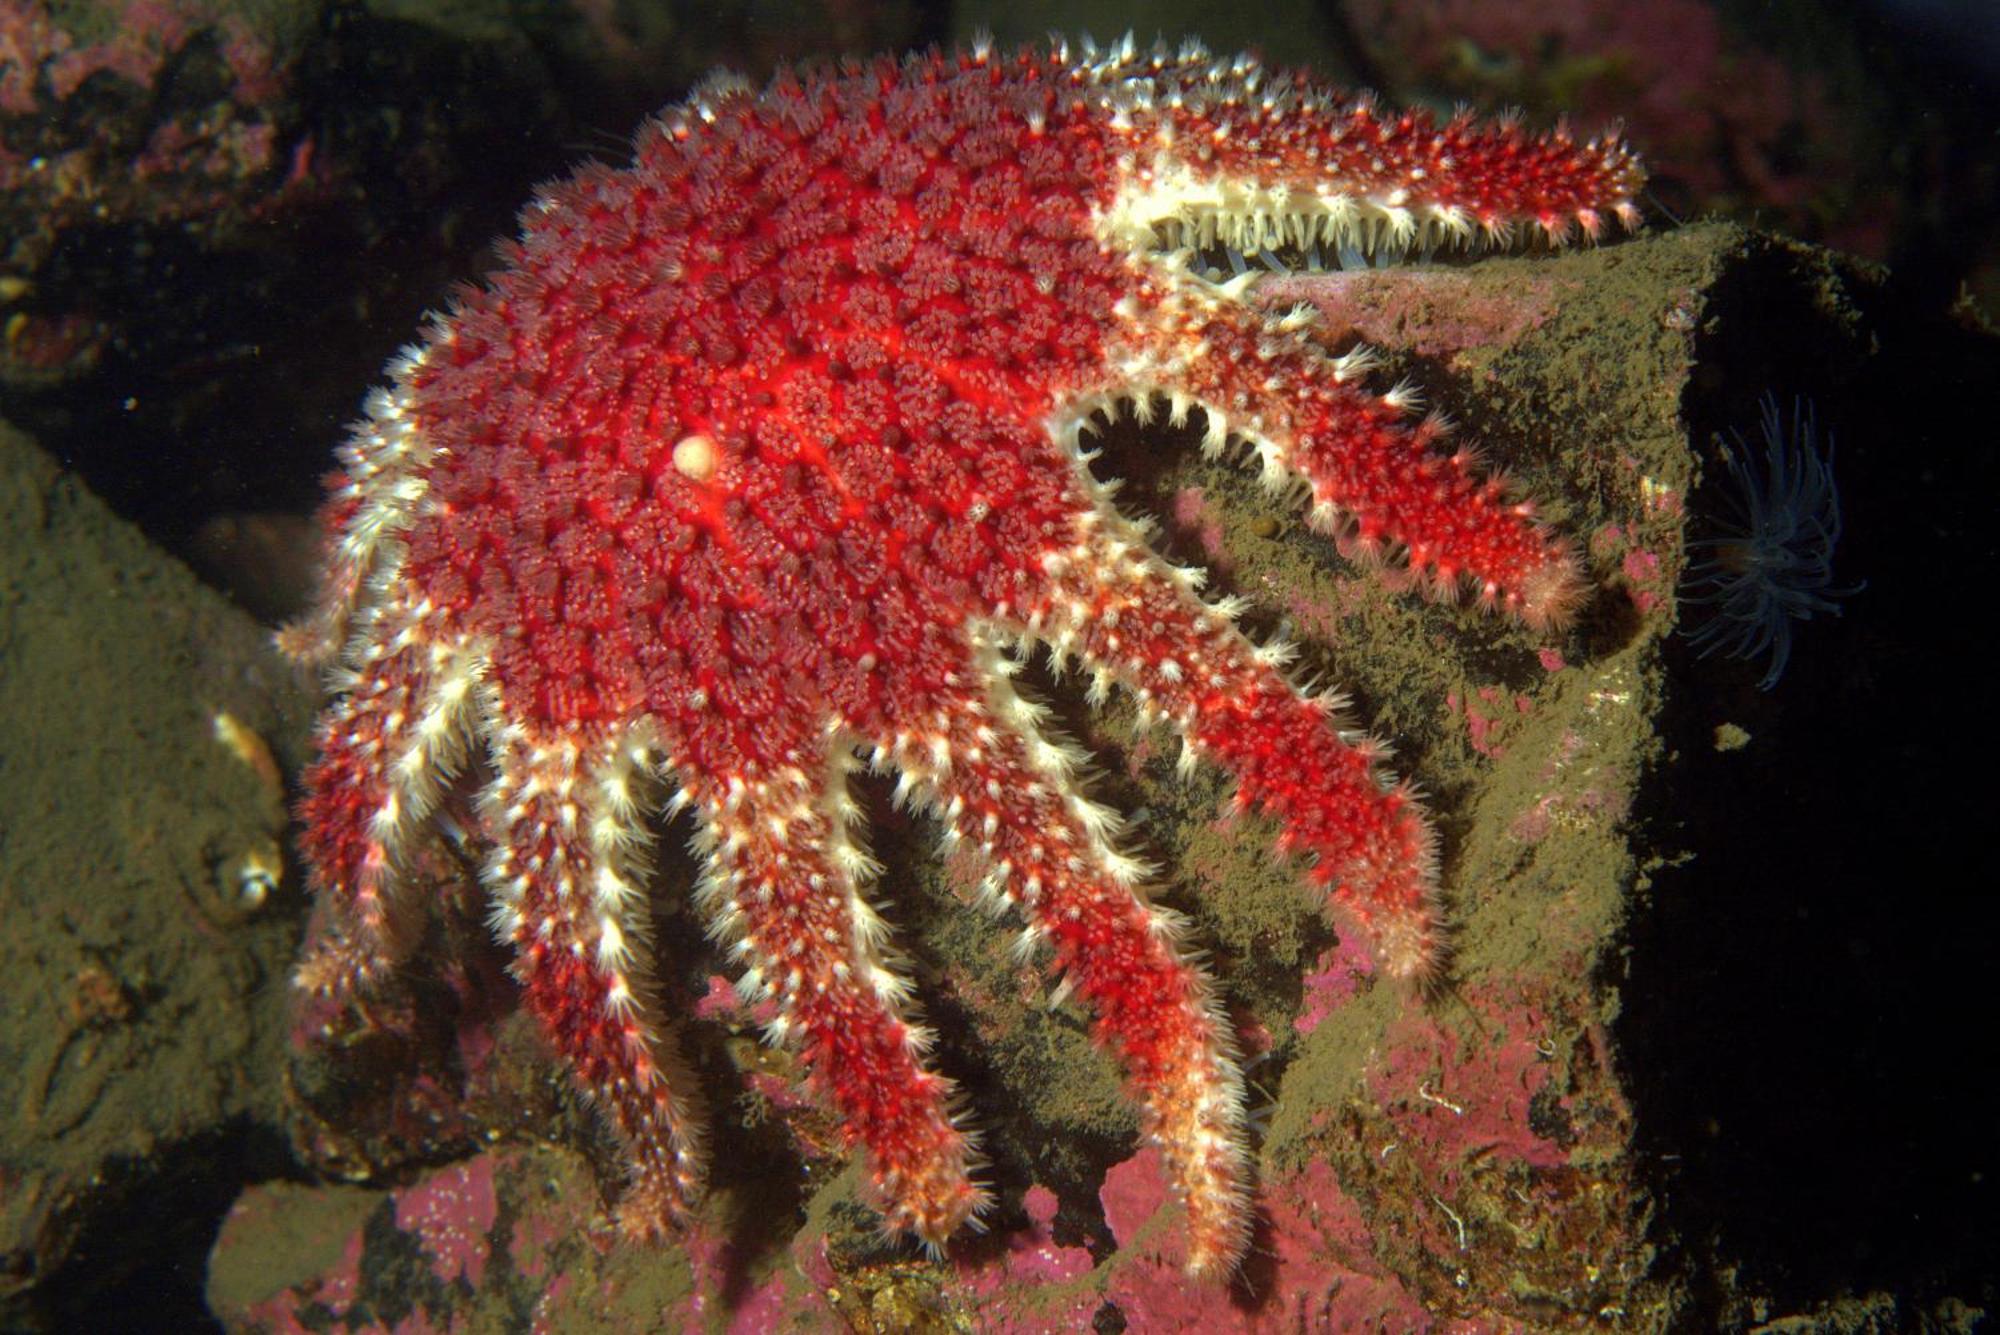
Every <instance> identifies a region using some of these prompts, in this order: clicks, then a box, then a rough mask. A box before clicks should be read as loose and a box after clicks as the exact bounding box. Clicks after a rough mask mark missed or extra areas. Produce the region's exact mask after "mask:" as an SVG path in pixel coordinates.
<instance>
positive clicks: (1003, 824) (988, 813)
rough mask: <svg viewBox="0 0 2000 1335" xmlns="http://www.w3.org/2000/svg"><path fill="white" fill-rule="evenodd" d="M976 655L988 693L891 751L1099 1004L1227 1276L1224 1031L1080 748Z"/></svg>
mask: <svg viewBox="0 0 2000 1335" xmlns="http://www.w3.org/2000/svg"><path fill="white" fill-rule="evenodd" d="M974 659H975V663H974V666H975V669H976V675H975V680H978V681H981V682H983V683H984V692H983V695H982V694H980V693H977V692H975V691H971V690H968V691H967V692H966V693H965V694H964V695H963V696H962V697H961V698H957V699H954V700H952V701H951V702H950V703H949V704H947V706H946V707H945V708H944V709H943V710H942V711H941V712H940V713H939V714H938V716H937V717H936V719H935V720H934V721H933V722H932V723H931V724H930V725H929V726H928V727H926V728H924V729H921V730H920V731H921V733H922V734H923V736H924V738H925V741H924V743H923V745H921V746H914V747H913V746H910V745H908V744H905V745H904V746H902V747H901V748H899V749H897V750H894V751H892V752H891V754H892V757H893V758H894V760H895V763H896V764H897V766H898V768H900V769H902V770H903V772H904V773H905V774H914V775H916V776H917V777H918V779H919V781H920V782H921V783H922V785H923V786H924V787H925V788H926V789H927V790H928V791H929V792H930V794H931V795H932V797H933V799H934V801H935V802H936V804H937V806H938V808H939V810H940V814H941V815H942V816H943V818H944V820H945V821H946V828H947V837H948V839H949V840H950V841H951V842H954V843H956V842H959V841H964V842H966V843H968V844H970V845H971V846H972V847H975V848H977V849H978V850H979V851H980V853H981V854H982V855H983V857H984V859H985V862H986V865H987V867H988V868H989V871H988V875H987V877H986V880H985V882H984V883H983V888H984V889H985V890H986V891H987V892H988V893H992V894H997V895H998V896H1000V897H1001V898H1002V899H1003V900H1004V901H1005V902H1006V903H1007V904H1010V905H1012V906H1013V907H1014V908H1015V909H1017V910H1018V911H1019V912H1020V913H1021V915H1022V916H1023V917H1024V918H1025V919H1026V920H1027V923H1028V927H1027V932H1026V934H1025V936H1024V937H1023V942H1024V944H1025V945H1028V946H1033V945H1035V944H1038V943H1046V944H1047V945H1048V946H1049V948H1050V949H1051V951H1052V952H1053V955H1054V964H1055V968H1056V971H1057V973H1058V974H1059V975H1060V977H1061V983H1060V992H1061V993H1062V994H1067V995H1073V996H1076V997H1078V998H1080V999H1081V1000H1082V1001H1083V1002H1085V1003H1086V1004H1087V1005H1088V1006H1089V1007H1090V1009H1091V1010H1092V1012H1093V1013H1094V1015H1095V1023H1094V1025H1093V1026H1092V1034H1093V1036H1094V1037H1095V1038H1096V1040H1097V1041H1098V1042H1099V1043H1100V1044H1102V1045H1103V1046H1104V1047H1106V1048H1107V1049H1109V1050H1110V1051H1111V1052H1112V1053H1114V1054H1115V1055H1116V1056H1117V1057H1118V1059H1119V1061H1120V1062H1121V1064H1122V1065H1123V1067H1124V1069H1125V1073H1126V1078H1127V1081H1128V1085H1129V1088H1130V1089H1131V1091H1132V1093H1133V1095H1134V1096H1135V1098H1136V1100H1137V1101H1138V1103H1139V1106H1140V1109H1141V1114H1142V1119H1143V1126H1144V1130H1145V1133H1146V1134H1147V1136H1148V1137H1150V1138H1151V1139H1152V1140H1154V1141H1155V1142H1157V1143H1158V1144H1159V1145H1160V1147H1161V1148H1162V1150H1163V1151H1164V1152H1165V1155H1166V1159H1167V1172H1168V1176H1169V1178H1170V1180H1171V1181H1172V1182H1173V1183H1174V1185H1175V1187H1176V1188H1177V1189H1178V1191H1179V1193H1180V1194H1181V1195H1182V1197H1183V1198H1184V1199H1185V1201H1186V1203H1187V1209H1188V1252H1187V1258H1186V1268H1187V1270H1188V1272H1189V1273H1190V1274H1193V1275H1197V1276H1211V1277H1212V1276H1221V1275H1227V1274H1229V1273H1230V1272H1231V1271H1233V1270H1234V1269H1235V1267H1236V1265H1237V1262H1238V1261H1239V1260H1241V1258H1242V1255H1243V1251H1244V1248H1245V1246H1246V1245H1247V1243H1248V1240H1249V1229H1250V1204H1249V1197H1250V1186H1249V1184H1250V1167H1249V1163H1248V1155H1247V1152H1246V1149H1245V1138H1244V1130H1243V1080H1242V1075H1241V1073H1240V1071H1239V1070H1238V1068H1237V1064H1236V1059H1235V1043H1234V1041H1233V1038H1232V1035H1231V1032H1230V1029H1229V1025H1228V1023H1227V1021H1226V1020H1225V1019H1224V1018H1223V1016H1222V1014H1221V1013H1220V1011H1219V1010H1218V1008H1217V1007H1216V1005H1215V1001H1214V998H1213V996H1212V995H1211V993H1210V990H1209V986H1208V982H1207V979H1205V978H1204V977H1203V976H1202V974H1201V973H1200V971H1199V970H1198V969H1196V968H1195V967H1194V965H1193V964H1191V963H1190V962H1189V960H1188V959H1187V957H1186V956H1185V955H1184V954H1183V952H1182V950H1181V948H1180V945H1179V938H1180V935H1181V921H1180V919H1179V918H1178V916H1176V915H1174V914H1172V913H1170V912H1168V911H1166V910H1163V909H1160V908H1157V907H1155V906H1153V905H1151V904H1149V903H1148V902H1147V901H1146V898H1145V896H1144V894H1143V892H1142V890H1141V886H1140V882H1141V880H1142V877H1143V874H1144V868H1142V867H1141V866H1140V865H1139V864H1138V863H1136V862H1135V861H1133V860H1132V859H1131V858H1129V857H1127V856H1125V855H1124V854H1122V853H1120V852H1119V851H1118V849H1117V848H1116V846H1115V845H1114V843H1113V842H1112V837H1113V836H1114V835H1115V833H1116V829H1117V826H1118V818H1117V817H1116V816H1115V815H1114V814H1113V813H1112V812H1110V811H1109V810H1107V809H1106V808H1104V807H1100V806H1098V805H1096V804H1095V803H1093V802H1091V801H1090V800H1089V798H1088V797H1086V796H1085V795H1084V794H1083V792H1082V789H1081V786H1080V785H1079V783H1078V781H1077V778H1076V774H1075V770H1076V766H1077V764H1078V762H1079V761H1080V760H1081V759H1082V754H1081V752H1079V751H1077V750H1076V748H1075V747H1073V746H1071V745H1068V744H1066V743H1064V742H1063V741H1062V740H1060V739H1059V738H1056V737H1053V736H1051V735H1050V734H1049V733H1048V732H1047V731H1046V730H1045V729H1044V728H1043V726H1042V719H1043V717H1044V715H1045V714H1046V710H1044V709H1042V708H1041V707H1040V706H1038V705H1035V704H1033V703H1031V702H1029V701H1027V700H1025V699H1023V698H1022V697H1021V695H1020V694H1019V693H1018V692H1017V691H1016V690H1015V689H1014V687H1013V684H1012V682H1011V681H1010V680H1009V677H1010V675H1011V673H1012V671H1013V664H1012V662H1011V661H1010V660H1008V659H1006V658H1004V657H1003V656H1002V655H1001V653H1000V651H999V648H998V647H997V644H995V643H993V642H990V641H980V642H978V643H977V644H976V645H975V648H974Z"/></svg>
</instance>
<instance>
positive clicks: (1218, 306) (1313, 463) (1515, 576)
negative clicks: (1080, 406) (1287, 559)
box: [1126, 285, 1584, 628]
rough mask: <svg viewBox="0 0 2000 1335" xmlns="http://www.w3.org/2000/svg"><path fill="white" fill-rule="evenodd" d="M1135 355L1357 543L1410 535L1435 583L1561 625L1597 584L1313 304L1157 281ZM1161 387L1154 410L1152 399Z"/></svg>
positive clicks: (1146, 298) (1396, 544)
mask: <svg viewBox="0 0 2000 1335" xmlns="http://www.w3.org/2000/svg"><path fill="white" fill-rule="evenodd" d="M1126 309H1127V311H1128V313H1129V314H1128V324H1127V329H1128V331H1129V333H1128V338H1129V339H1130V342H1131V350H1130V351H1129V352H1128V353H1127V356H1128V359H1129V360H1130V361H1131V362H1132V363H1133V364H1135V365H1138V366H1141V367H1144V368H1145V374H1144V378H1143V380H1142V381H1141V384H1142V386H1143V391H1142V392H1146V393H1148V394H1149V395H1152V394H1158V395H1164V396H1165V398H1166V400H1167V403H1168V405H1169V407H1168V411H1169V413H1170V414H1171V415H1173V416H1175V417H1185V416H1186V415H1187V414H1188V413H1189V411H1190V409H1191V408H1193V407H1196V406H1198V407H1200V408H1201V409H1202V411H1203V413H1204V414H1205V416H1206V419H1207V430H1206V434H1205V436H1204V438H1203V442H1202V445H1203V449H1204V450H1206V451H1207V452H1209V453H1211V454H1217V453H1221V452H1223V451H1225V449H1227V448H1228V447H1229V446H1230V445H1231V444H1232V443H1234V444H1237V445H1239V446H1247V448H1248V449H1250V450H1251V451H1252V452H1253V454H1254V457H1255V458H1256V459H1257V461H1258V464H1259V467H1260V471H1261V473H1262V476H1263V480H1264V482H1265V484H1266V485H1267V486H1268V487H1269V488H1271V490H1273V491H1274V492H1280V493H1283V492H1288V491H1290V490H1292V489H1293V488H1294V487H1300V486H1302V487H1303V488H1304V490H1305V491H1306V492H1307V494H1308V496H1309V510H1308V517H1309V519H1310V522H1311V523H1312V524H1313V525H1314V527H1316V528H1318V529H1320V530H1322V531H1327V532H1333V533H1335V534H1337V535H1339V536H1341V537H1342V539H1343V543H1342V545H1343V547H1344V548H1346V549H1347V550H1349V551H1351V552H1353V553H1354V554H1356V555H1359V556H1363V557H1371V556H1372V557H1377V558H1380V557H1382V556H1385V555H1387V554H1388V553H1389V552H1390V551H1393V550H1400V551H1402V552H1403V553H1404V554H1405V555H1406V556H1407V559H1408V563H1409V567H1410V569H1411V570H1412V571H1414V572H1415V573H1416V574H1417V575H1418V576H1419V577H1420V578H1421V579H1422V580H1423V582H1424V584H1425V587H1426V588H1427V589H1429V590H1430V591H1431V592H1432V593H1433V594H1434V595H1435V596H1438V597H1441V598H1451V597H1454V596H1456V595H1457V593H1458V592H1459V590H1460V589H1461V588H1462V587H1466V586H1469V587H1470V588H1471V589H1472V590H1473V591H1474V592H1475V593H1476V596H1477V597H1478V599H1479V601H1480V602H1481V603H1482V604H1483V605H1486V606H1498V607H1502V608H1505V609H1506V610H1507V611H1509V612H1511V613H1513V614H1514V615H1516V616H1519V617H1520V618H1521V619H1522V620H1523V621H1525V622H1527V623H1528V624H1529V625H1531V626H1535V627H1538V628H1541V627H1548V626H1557V625H1561V624H1562V623H1563V622H1564V621H1565V620H1566V619H1567V618H1568V617H1569V615H1570V613H1571V612H1572V611H1573V610H1574V608H1575V606H1576V604H1577V602H1578V601H1579V600H1580V599H1581V597H1582V595H1583V592H1584V585H1583V581H1582V579H1581V577H1580V576H1579V574H1578V571H1577V562H1576V558H1575V556H1574V554H1573V553H1572V552H1571V550H1570V549H1569V547H1568V545H1567V544H1566V543H1564V542H1563V541H1562V540H1561V539H1559V538H1557V537H1555V536H1554V535H1552V534H1550V533H1549V532H1548V531H1547V530H1545V529H1543V528H1542V527H1541V526H1540V525H1539V524H1537V523H1536V522H1535V520H1534V517H1533V516H1534V507H1533V505H1532V503H1531V502H1528V501H1525V500H1516V499H1513V498H1511V497H1510V496H1509V494H1508V492H1509V488H1508V485H1507V483H1506V481H1505V479H1504V478H1501V477H1499V476H1495V475H1488V474H1485V473H1483V472H1482V471H1481V469H1480V467H1479V460H1478V457H1477V454H1476V453H1475V452H1474V451H1472V450H1469V449H1461V450H1458V451H1455V452H1453V453H1449V454H1447V453H1444V452H1442V451H1440V450H1438V449H1437V448H1436V445H1437V442H1438V441H1439V439H1440V438H1441V437H1442V436H1443V434H1444V432H1443V429H1442V426H1441V424H1440V423H1439V421H1438V420H1437V419H1435V418H1422V419H1415V420H1413V419H1412V417H1411V412H1410V410H1411V408H1412V406H1413V404H1414V401H1415V399H1414V395H1413V393H1412V392H1411V391H1409V390H1408V389H1406V388H1403V387H1400V386H1399V387H1397V388H1395V389H1392V390H1390V391H1389V392H1388V393H1386V394H1377V393H1375V392H1374V391H1373V390H1371V389H1369V388H1368V387H1367V385H1366V383H1365V382H1364V381H1363V379H1362V376H1363V373H1364V372H1365V371H1367V370H1368V368H1369V365H1370V363H1371V360H1372V359H1371V357H1370V356H1369V354H1368V353H1367V352H1366V350H1364V349H1356V350H1355V351H1353V352H1350V353H1349V354H1348V355H1346V356H1344V357H1339V358H1334V357H1329V356H1327V355H1326V354H1325V353H1323V352H1322V351H1320V349H1319V348H1318V346H1317V345H1315V344H1313V343H1311V342H1309V341H1307V340H1306V339H1303V338H1301V337H1299V336H1298V330H1299V329H1300V327H1301V326H1302V325H1303V324H1304V323H1305V322H1306V321H1307V319H1308V317H1307V316H1306V315H1304V314H1296V315H1283V316H1277V317H1271V316H1267V315H1265V314H1263V313H1261V312H1259V311H1257V310H1255V309H1253V308H1249V307H1245V306H1242V305H1240V304H1239V303H1237V302H1235V301H1230V300H1226V299H1222V298H1220V297H1219V296H1217V295H1214V294H1212V293H1209V292H1202V291H1199V290H1187V291H1167V290H1163V289H1160V288H1158V287H1155V286H1150V285H1149V286H1148V287H1146V288H1145V289H1143V290H1142V292H1141V293H1140V295H1139V296H1137V297H1134V298H1133V299H1132V300H1131V301H1130V303H1129V304H1128V306H1127V308H1126ZM1151 407H1152V403H1151V399H1150V397H1148V398H1147V399H1145V400H1144V401H1142V403H1141V408H1142V411H1151Z"/></svg>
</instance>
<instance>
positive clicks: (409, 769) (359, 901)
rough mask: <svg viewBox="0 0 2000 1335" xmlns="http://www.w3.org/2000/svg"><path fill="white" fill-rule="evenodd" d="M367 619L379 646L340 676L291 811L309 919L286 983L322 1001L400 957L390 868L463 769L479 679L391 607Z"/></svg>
mask: <svg viewBox="0 0 2000 1335" xmlns="http://www.w3.org/2000/svg"><path fill="white" fill-rule="evenodd" d="M371 615H372V616H374V617H375V618H376V625H374V626H373V627H371V629H373V630H375V631H377V632H379V634H377V635H376V636H375V637H374V638H373V639H372V640H371V642H370V645H369V647H368V648H367V649H365V650H357V651H356V656H357V657H358V658H359V660H360V661H359V663H358V664H357V665H356V666H353V667H352V668H349V669H346V670H343V672H342V673H341V674H340V682H339V684H340V685H341V686H342V687H343V688H344V689H343V694H342V695H341V696H340V697H339V699H338V701H337V702H336V703H335V704H334V706H333V707H332V708H331V709H329V710H328V711H327V715H326V717H325V719H324V720H323V721H322V723H321V725H320V729H319V756H318V757H317V759H315V760H314V762H313V763H312V765H311V766H310V767H308V769H307V770H306V773H305V777H304V784H305V792H306V797H305V799H304V801H303V802H302V803H301V805H300V808H299V815H300V819H301V821H302V822H303V830H302V833H301V835H300V846H301V851H302V852H303V854H304V856H305V859H306V865H307V866H309V867H311V868H312V870H313V880H314V886H315V890H316V892H317V902H316V909H317V914H316V917H315V923H314V931H313V933H312V938H311V941H310V944H309V945H308V947H307V950H306V952H305V955H304V957H303V958H302V959H301V961H300V964H299V967H298V970H297V974H296V978H297V981H298V984H299V985H300V986H301V987H303V988H305V989H307V990H308V991H312V992H317V993H319V994H321V995H326V996H341V997H344V996H347V995H350V994H352V993H354V992H355V991H357V990H359V989H360V988H362V987H363V986H365V985H366V983H367V982H368V980H369V979H371V978H372V977H374V976H375V975H377V974H378V973H380V972H382V971H383V970H385V969H387V968H389V967H391V966H393V965H394V964H396V963H397V962H399V961H400V960H401V959H402V957H403V956H404V955H405V954H406V953H407V952H408V950H409V947H410V944H411V941H410V937H411V935H412V933H413V930H414V925H413V923H412V918H413V917H414V915H415V912H416V908H415V906H413V905H409V904H406V903H404V902H403V900H404V896H403V895H402V894H401V893H399V878H398V876H397V872H396V864H397V863H398V862H399V861H400V860H401V858H402V857H403V855H404V854H405V852H406V851H407V848H408V845H409V843H410V842H411V840H412V839H414V838H415V837H417V835H418V834H419V833H420V832H421V831H422V830H423V829H424V826H425V822H426V821H427V820H428V819H429V817H430V815H431V813H432V811H433V810H434V809H435V807H436V805H437V801H438V798H439V797H440V796H441V795H442V793H443V791H444V788H445V785H446V782H447V781H448V780H449V778H450V777H451V776H452V775H453V774H454V773H455V772H456V770H457V768H458V765H459V763H460V761H461V760H462V758H463V754H464V750H465V741H466V737H467V735H468V725H469V723H470V721H471V711H472V706H473V704H474V697H475V695H476V693H477V691H478V690H479V688H480V683H481V681H482V680H483V678H484V676H485V672H486V667H485V661H484V658H483V657H482V656H481V655H480V654H479V653H478V652H477V651H476V650H474V649H472V648H470V647H468V646H465V645H461V644H455V643H453V642H451V641H448V640H444V639H440V638H438V637H436V636H435V635H434V634H433V633H432V631H431V629H430V628H429V627H428V626H427V625H426V623H425V621H424V618H423V617H421V616H420V615H418V614H417V611H416V609H414V608H411V607H409V606H408V605H406V604H405V603H404V602H402V601H401V600H398V601H397V602H394V603H391V604H389V605H388V606H386V607H384V608H383V609H381V610H380V611H379V612H375V613H371Z"/></svg>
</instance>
